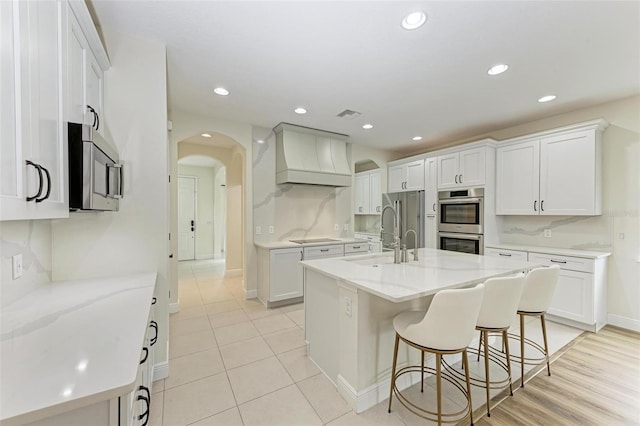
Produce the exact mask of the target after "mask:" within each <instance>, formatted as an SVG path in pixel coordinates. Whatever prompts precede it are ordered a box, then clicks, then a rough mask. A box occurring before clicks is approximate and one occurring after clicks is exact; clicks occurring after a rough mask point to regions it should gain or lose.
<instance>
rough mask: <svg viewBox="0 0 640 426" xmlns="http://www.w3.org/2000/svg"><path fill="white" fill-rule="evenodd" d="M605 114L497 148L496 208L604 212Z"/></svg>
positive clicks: (501, 211) (587, 213)
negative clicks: (603, 135) (602, 166)
mask: <svg viewBox="0 0 640 426" xmlns="http://www.w3.org/2000/svg"><path fill="white" fill-rule="evenodd" d="M605 127H606V122H604V120H597V121H595V122H590V123H585V124H584V125H576V126H573V127H572V128H570V129H569V130H566V128H564V129H558V130H556V131H550V132H545V133H543V134H537V135H533V136H531V137H525V138H518V139H517V140H516V142H514V143H511V142H507V144H506V145H504V146H500V147H499V148H498V149H497V150H496V214H499V215H565V216H594V215H599V214H601V213H602V201H601V180H602V178H601V161H602V160H601V133H602V131H603V130H604V128H605Z"/></svg>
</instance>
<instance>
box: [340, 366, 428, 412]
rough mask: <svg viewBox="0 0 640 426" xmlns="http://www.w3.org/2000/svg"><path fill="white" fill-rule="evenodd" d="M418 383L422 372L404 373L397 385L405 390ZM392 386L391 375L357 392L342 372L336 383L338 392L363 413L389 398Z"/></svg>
mask: <svg viewBox="0 0 640 426" xmlns="http://www.w3.org/2000/svg"><path fill="white" fill-rule="evenodd" d="M416 383H420V373H410V374H403V375H401V376H400V377H398V380H396V386H397V387H398V389H400V390H404V389H406V388H408V387H410V386H413V385H415V384H416ZM390 386H391V376H389V377H387V378H385V379H383V380H381V381H379V382H378V383H376V384H374V385H371V386H369V387H368V388H366V389H363V390H362V391H360V392H357V391H356V390H355V389H354V388H353V386H351V384H350V383H349V382H347V380H346V379H345V378H344V377H342V375H340V374H338V378H337V383H336V387H337V388H338V392H339V393H340V395H342V396H343V397H344V399H346V400H347V403H348V404H349V405H350V406H351V408H352V409H353V410H354V411H355V412H356V413H362V412H363V411H365V410H368V409H369V408H371V407H373V406H374V405H377V404H379V403H380V402H382V401H384V400H385V399H388V398H389V389H390Z"/></svg>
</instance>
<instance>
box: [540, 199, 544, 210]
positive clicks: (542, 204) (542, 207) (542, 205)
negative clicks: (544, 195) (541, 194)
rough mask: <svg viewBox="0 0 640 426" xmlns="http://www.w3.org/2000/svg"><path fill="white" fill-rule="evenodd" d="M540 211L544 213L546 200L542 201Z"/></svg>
mask: <svg viewBox="0 0 640 426" xmlns="http://www.w3.org/2000/svg"><path fill="white" fill-rule="evenodd" d="M540 211H541V212H543V211H544V200H542V201H540Z"/></svg>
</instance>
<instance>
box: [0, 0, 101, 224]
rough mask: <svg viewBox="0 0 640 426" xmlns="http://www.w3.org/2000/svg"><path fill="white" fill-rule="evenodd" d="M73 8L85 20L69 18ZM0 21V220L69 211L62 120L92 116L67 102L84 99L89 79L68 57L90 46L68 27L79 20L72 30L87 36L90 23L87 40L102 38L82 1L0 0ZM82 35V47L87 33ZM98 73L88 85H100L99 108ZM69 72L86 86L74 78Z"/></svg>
mask: <svg viewBox="0 0 640 426" xmlns="http://www.w3.org/2000/svg"><path fill="white" fill-rule="evenodd" d="M72 9H73V10H76V11H81V12H83V13H84V14H83V15H82V16H84V19H83V22H85V24H84V26H82V28H80V27H79V26H78V24H77V22H76V23H75V24H74V22H75V16H74V13H73V12H72ZM0 22H1V26H0V33H1V36H2V38H1V40H2V51H1V65H0V66H1V67H2V69H1V72H0V79H1V81H0V91H1V93H0V95H1V96H0V98H1V99H0V106H1V108H2V110H1V111H0V120H1V121H0V137H1V139H0V158H1V159H2V179H0V181H1V182H2V183H1V184H0V220H29V219H51V218H61V217H68V216H69V196H68V193H67V192H68V180H67V179H68V178H67V174H68V173H67V143H66V142H67V141H66V131H65V123H66V122H67V121H74V119H76V120H78V121H84V122H89V124H93V119H91V120H89V119H86V118H85V117H84V115H82V114H84V110H83V109H81V108H79V107H78V111H79V112H78V114H77V118H76V116H74V112H73V111H71V109H70V108H69V105H71V99H73V98H74V97H76V98H79V99H80V98H81V99H82V100H80V101H78V102H79V104H82V103H84V102H85V97H84V96H85V94H84V93H85V88H84V86H85V85H86V82H87V80H88V79H90V78H89V77H87V78H85V75H87V74H89V73H88V72H87V71H86V70H85V69H84V68H83V67H82V66H77V65H76V64H75V63H74V62H73V60H72V57H74V55H75V57H76V59H78V58H79V60H81V61H84V60H85V59H86V58H87V56H88V55H87V52H88V51H80V52H78V51H76V50H74V44H73V40H72V39H71V37H69V32H70V31H71V30H70V28H76V29H77V31H76V35H79V36H84V35H86V34H87V29H92V30H93V33H95V34H93V35H92V40H94V41H95V40H98V42H99V38H98V35H97V32H96V30H95V27H94V26H93V22H92V21H91V18H90V15H89V11H88V9H87V7H86V5H85V3H84V2H77V1H75V2H72V3H67V2H66V1H63V0H58V1H30V2H25V1H17V0H14V1H2V2H0ZM74 25H75V26H74ZM83 31H84V32H83ZM82 40H83V41H82V42H81V43H83V44H82V46H84V49H87V48H88V47H87V46H89V44H87V41H86V40H87V37H84V38H83V39H82ZM100 49H102V52H103V53H104V48H103V47H102V45H101V44H99V49H96V48H94V49H93V50H92V51H98V50H100ZM104 58H106V53H104ZM94 60H95V57H94ZM96 63H97V60H96ZM107 64H108V60H107ZM98 68H99V69H101V70H102V68H100V67H98ZM99 74H100V81H99V83H95V81H94V83H92V84H93V88H92V90H93V91H96V90H97V89H96V87H99V90H97V92H96V93H98V95H92V96H98V98H99V99H100V105H99V111H100V113H101V111H102V90H103V89H102V73H101V72H100V73H99ZM74 79H79V81H81V82H82V85H83V87H82V88H80V87H79V86H78V87H75V86H74V85H72V84H71V82H72V81H74ZM79 93H82V95H80V94H79ZM96 121H97V119H96Z"/></svg>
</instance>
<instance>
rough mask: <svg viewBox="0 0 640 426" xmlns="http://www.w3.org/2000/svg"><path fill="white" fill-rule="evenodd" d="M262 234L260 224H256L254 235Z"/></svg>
mask: <svg viewBox="0 0 640 426" xmlns="http://www.w3.org/2000/svg"><path fill="white" fill-rule="evenodd" d="M261 234H262V226H256V235H261Z"/></svg>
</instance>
